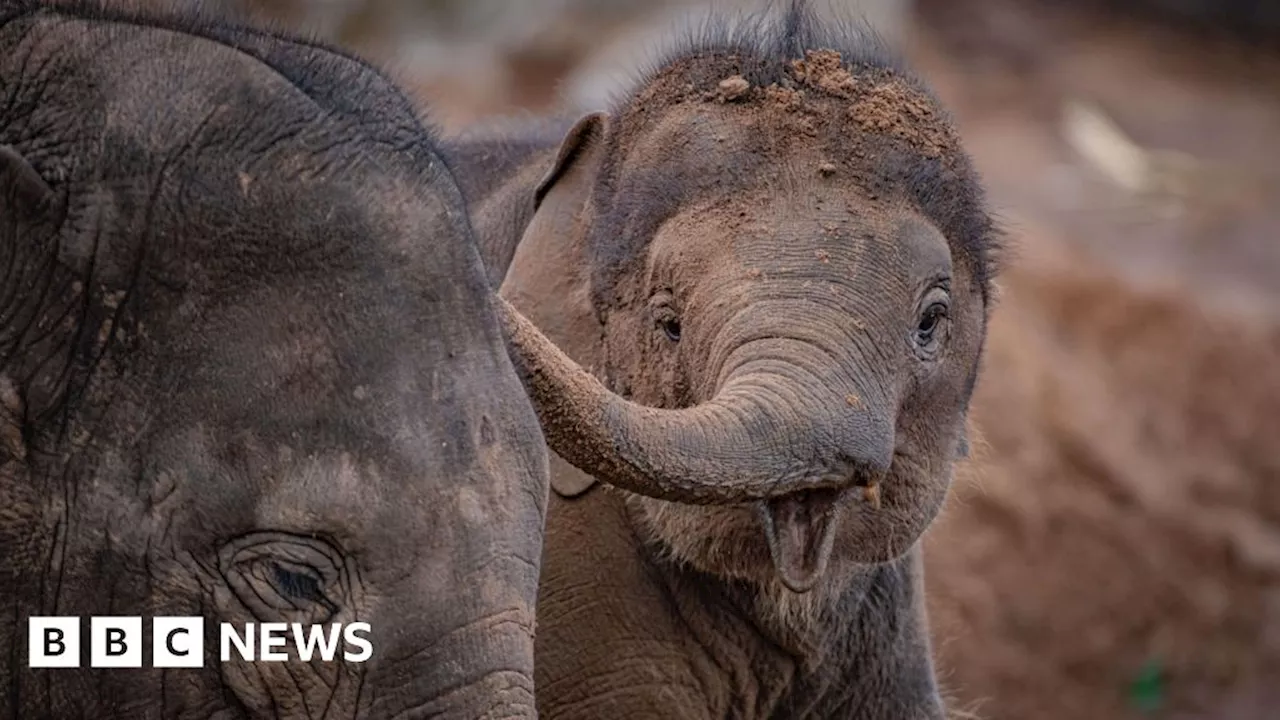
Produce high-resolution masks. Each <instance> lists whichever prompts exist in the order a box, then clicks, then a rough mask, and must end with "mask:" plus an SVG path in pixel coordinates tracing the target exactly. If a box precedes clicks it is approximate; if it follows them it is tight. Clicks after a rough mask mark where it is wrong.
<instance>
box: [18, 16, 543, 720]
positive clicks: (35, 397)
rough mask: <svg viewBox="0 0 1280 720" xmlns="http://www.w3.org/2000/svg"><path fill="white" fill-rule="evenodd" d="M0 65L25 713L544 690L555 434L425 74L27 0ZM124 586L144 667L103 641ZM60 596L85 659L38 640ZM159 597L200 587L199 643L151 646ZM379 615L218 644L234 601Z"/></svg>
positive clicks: (471, 710)
mask: <svg viewBox="0 0 1280 720" xmlns="http://www.w3.org/2000/svg"><path fill="white" fill-rule="evenodd" d="M0 99H2V100H3V102H2V103H0V608H3V616H4V619H3V620H0V648H3V649H4V651H3V652H0V687H2V688H3V691H0V716H3V717H22V718H57V719H59V720H66V719H68V718H95V719H99V718H144V717H145V718H161V717H163V718H202V719H203V718H219V719H220V720H230V719H231V718H240V717H261V718H354V717H360V718H393V717H394V718H401V717H410V716H412V717H428V716H429V717H449V718H451V717H458V718H476V717H533V716H534V715H535V710H534V701H533V683H532V681H533V624H534V617H533V608H534V600H535V597H536V588H537V580H538V559H539V556H540V554H541V544H542V533H541V531H542V520H543V513H544V511H545V504H546V493H547V490H546V482H547V480H546V477H547V466H546V463H547V451H546V449H545V445H544V443H543V440H542V436H541V433H540V431H539V428H538V419H537V417H536V415H535V414H534V409H533V408H532V406H531V405H530V403H529V401H528V398H527V396H526V394H525V392H524V389H523V388H522V387H521V385H520V381H519V379H518V378H517V376H516V373H515V371H514V369H513V367H512V364H511V362H510V360H509V359H508V357H507V354H506V351H505V349H504V345H503V339H502V335H501V331H500V328H499V325H498V320H497V316H496V314H495V312H494V307H493V300H492V294H491V292H490V290H489V288H488V285H487V283H486V281H485V277H484V268H483V265H482V262H481V258H480V255H479V252H478V251H477V248H476V246H475V244H474V243H473V241H472V238H471V235H470V230H469V227H470V226H469V225H468V223H467V221H466V219H465V207H464V203H463V199H462V195H461V193H460V192H459V190H458V188H457V186H456V185H455V184H454V181H453V179H452V178H451V176H450V174H449V173H448V171H447V170H446V168H445V166H444V164H443V163H442V162H441V161H440V158H439V156H438V154H437V152H436V151H435V149H434V148H433V143H432V141H431V139H430V137H429V136H428V134H427V133H426V131H425V130H424V128H423V127H422V126H421V125H420V124H419V122H418V120H417V119H416V116H415V113H414V110H413V109H412V108H411V106H410V105H409V103H408V102H407V101H406V99H405V97H404V96H403V95H402V94H401V93H400V92H399V91H398V90H397V89H396V88H395V87H393V86H392V85H391V84H390V83H389V82H388V81H387V80H386V79H385V78H384V77H383V76H382V75H381V74H379V73H378V72H376V71H374V70H373V69H371V68H370V67H368V66H366V65H365V64H363V63H361V62H358V61H356V60H353V59H350V58H348V57H345V56H342V55H340V54H337V53H335V52H332V51H329V50H326V49H324V48H320V47H316V46H313V45H310V44H307V43H303V42H298V41H294V40H290V39H288V38H281V37H275V36H272V35H269V34H265V33H260V32H254V31H250V30H244V29H235V28H229V27H220V26H217V25H209V24H200V23H194V22H188V21H185V20H182V19H176V18H146V17H139V16H133V15H126V14H120V13H115V12H109V11H105V10H93V9H90V8H89V7H88V6H87V5H85V4H84V3H75V4H72V3H45V2H36V1H30V0H0ZM104 615H107V616H111V615H116V616H141V618H142V628H143V632H144V635H146V639H145V640H144V641H143V642H142V643H141V645H142V647H143V649H144V650H143V654H142V655H141V657H140V658H139V664H140V665H141V667H137V668H122V669H110V668H101V667H93V666H92V664H91V661H90V647H89V646H90V644H91V641H90V639H89V633H90V632H91V628H90V622H89V620H88V616H104ZM40 616H67V617H79V618H81V626H80V627H81V637H80V644H81V650H82V655H83V657H82V658H80V660H81V663H80V667H78V668H47V669H46V668H30V667H28V662H29V660H31V658H30V657H29V656H28V654H27V648H28V644H27V632H28V623H29V618H32V617H40ZM158 616H159V617H166V616H201V617H203V618H204V638H203V646H204V657H203V658H197V660H202V662H203V667H197V668H163V667H155V666H154V662H153V661H154V659H155V658H153V655H152V650H151V648H152V638H151V637H150V635H149V634H150V633H151V632H152V628H153V620H154V618H156V617H158ZM357 622H362V623H367V625H368V631H367V634H366V635H365V636H364V639H365V640H366V641H367V642H368V644H369V647H368V651H369V653H368V654H367V655H366V656H365V660H366V661H365V662H363V663H358V662H347V661H345V660H344V654H345V653H340V654H339V655H338V656H337V657H336V659H332V660H330V661H325V660H324V658H323V656H321V655H320V654H319V653H317V655H316V657H313V658H312V659H311V661H310V662H306V661H304V660H303V659H301V658H300V657H299V653H298V652H297V651H296V650H295V649H293V648H292V647H291V646H292V645H293V640H291V639H290V638H292V637H294V636H292V635H289V634H288V633H285V634H282V635H277V636H276V638H275V639H276V640H277V641H286V643H285V646H284V647H277V648H275V649H274V651H273V652H277V653H278V652H287V654H288V655H289V657H290V658H292V659H290V660H288V661H286V662H273V661H269V660H267V661H263V660H261V659H260V660H259V661H258V662H252V663H251V662H248V661H246V660H244V659H243V653H242V652H234V653H233V654H231V655H230V658H229V659H228V658H224V657H221V654H222V653H221V652H220V645H221V643H222V639H221V637H220V627H219V626H220V624H221V623H230V624H231V626H232V628H233V629H234V630H235V631H236V632H237V635H238V636H242V635H244V634H246V633H245V630H246V628H247V627H248V624H249V623H254V624H255V625H260V624H263V623H302V624H305V625H311V624H313V623H318V624H321V625H323V626H324V627H325V628H332V627H333V624H334V623H340V624H342V625H343V626H347V627H350V626H351V624H352V623H357ZM262 627H263V631H264V632H265V631H266V626H262ZM330 637H332V635H330ZM135 641H136V639H135ZM175 647H177V646H176V645H175ZM187 647H190V645H187ZM347 649H352V650H354V651H355V652H354V654H355V656H356V657H360V656H361V654H362V652H361V651H360V649H359V648H358V647H354V648H347ZM267 651H268V648H266V647H261V646H259V647H258V649H257V650H254V651H251V652H252V654H254V655H257V656H258V657H259V658H262V657H264V656H266V655H267ZM331 657H332V656H331Z"/></svg>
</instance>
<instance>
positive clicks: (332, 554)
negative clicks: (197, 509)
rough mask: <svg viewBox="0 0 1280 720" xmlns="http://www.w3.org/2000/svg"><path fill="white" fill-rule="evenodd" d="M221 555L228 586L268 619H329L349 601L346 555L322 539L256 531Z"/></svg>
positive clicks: (321, 620) (251, 610)
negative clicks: (343, 569)
mask: <svg viewBox="0 0 1280 720" xmlns="http://www.w3.org/2000/svg"><path fill="white" fill-rule="evenodd" d="M219 555H220V557H219V565H220V569H221V571H222V576H223V577H224V578H225V580H226V582H227V585H228V586H229V587H230V589H231V591H232V592H233V593H234V594H235V596H236V597H237V598H238V599H239V600H240V602H241V603H243V604H244V606H245V607H247V608H248V609H249V611H250V612H251V613H253V615H255V616H256V617H257V618H258V619H259V620H262V621H263V622H273V621H291V622H310V623H316V622H328V620H329V619H330V618H332V617H334V616H335V615H337V614H338V613H339V612H341V611H342V609H343V607H344V606H346V605H347V604H348V603H347V602H345V600H346V595H347V587H346V584H345V582H344V580H343V577H344V574H343V573H342V571H341V566H342V565H343V558H342V555H341V554H340V553H339V552H337V550H336V549H335V548H334V547H333V546H331V545H330V544H328V543H326V542H324V541H322V540H320V539H318V538H311V537H305V536H297V535H291V534H287V533H278V532H271V531H267V532H258V533H252V534H250V535H247V536H241V537H238V538H236V539H234V540H232V541H231V542H228V543H227V544H226V545H224V546H223V547H222V549H221V551H220V553H219Z"/></svg>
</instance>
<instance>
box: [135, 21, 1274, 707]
mask: <svg viewBox="0 0 1280 720" xmlns="http://www.w3.org/2000/svg"><path fill="white" fill-rule="evenodd" d="M156 1H157V2H163V1H164V0H156ZM177 1H180V0H177ZM221 2H222V9H223V10H224V11H225V12H227V13H229V14H232V15H242V16H243V15H248V16H253V17H256V18H259V19H263V20H266V21H268V22H271V23H275V24H277V25H279V26H283V27H288V28H293V29H299V30H304V31H307V32H310V33H313V34H315V35H318V36H320V37H322V38H324V39H327V40H329V41H332V42H335V43H338V44H340V45H342V46H345V47H348V48H351V49H354V50H356V51H357V52H359V53H361V54H363V55H365V56H367V57H369V58H371V59H374V60H375V61H377V62H379V63H381V64H383V65H384V66H386V67H388V68H390V69H392V70H393V72H394V73H395V74H396V75H397V76H398V78H399V79H400V80H401V81H402V82H403V83H404V85H405V87H406V88H407V89H409V91H410V92H411V93H413V94H414V95H415V96H416V97H417V98H419V99H421V100H422V101H423V102H424V104H426V105H427V106H428V107H429V112H430V115H431V116H432V117H433V118H434V120H435V121H436V122H437V124H439V125H441V126H443V127H444V128H446V129H454V130H456V129H460V128H464V127H466V126H467V125H468V124H470V123H474V122H476V121H478V120H480V119H483V118H485V117H490V116H494V115H511V114H516V113H546V112H566V111H567V112H578V111H582V110H586V109H592V108H596V107H599V106H601V105H602V104H603V103H604V102H605V101H606V99H607V98H608V97H609V96H610V92H611V91H613V90H614V89H615V88H617V87H618V85H619V83H625V81H626V79H627V77H628V74H627V69H628V68H632V67H635V66H636V65H637V63H639V62H642V61H643V59H644V58H646V57H649V56H650V54H651V53H652V52H653V51H654V50H655V49H660V48H661V46H662V39H663V38H664V37H667V36H669V34H670V31H671V30H672V28H673V27H675V26H677V25H679V24H681V23H685V22H689V21H691V20H696V18H697V17H698V16H699V15H700V14H703V13H705V12H707V9H708V5H707V3H705V2H701V1H700V0H221ZM749 4H751V3H750V2H747V0H738V1H735V0H721V2H719V3H718V5H717V7H719V8H725V7H731V8H737V7H741V6H745V5H749ZM816 4H817V5H818V6H820V7H823V6H824V3H823V2H822V1H821V0H820V1H819V2H818V3H816ZM827 6H829V10H830V11H831V12H835V13H842V14H844V15H846V16H847V15H849V14H850V13H860V14H863V15H865V16H866V18H867V19H868V21H869V22H870V23H871V24H872V25H873V26H874V27H876V28H877V29H878V30H879V31H880V33H881V34H882V35H883V36H884V37H885V38H886V39H888V40H890V41H891V42H893V43H896V44H898V45H899V46H900V47H901V48H902V51H903V52H904V53H905V54H906V55H907V57H908V58H909V59H910V60H912V61H913V62H914V64H915V66H916V67H917V68H918V70H919V72H920V74H922V75H923V76H924V77H925V78H926V79H927V80H928V81H930V82H931V83H932V84H933V85H934V87H935V88H936V90H937V91H938V93H939V94H940V95H941V97H942V98H943V100H944V101H945V102H947V103H948V104H949V105H950V107H951V109H952V110H953V112H954V114H955V116H956V120H957V122H958V124H959V126H960V130H961V132H962V135H963V136H964V137H965V138H966V140H967V144H968V148H969V150H970V152H971V154H972V155H973V156H974V159H975V161H976V163H977V165H978V167H979V169H980V170H981V171H982V173H983V175H984V177H985V179H986V181H987V184H988V187H989V190H990V197H991V201H992V204H993V205H994V207H995V208H996V210H997V212H998V214H999V216H1000V218H1001V220H1002V222H1003V224H1004V226H1005V227H1006V229H1007V230H1008V232H1009V233H1010V235H1011V236H1012V239H1013V241H1014V243H1015V246H1016V252H1015V254H1014V255H1013V256H1012V257H1010V258H1009V270H1008V272H1007V273H1006V274H1005V276H1004V278H1003V280H1002V282H1001V286H1002V292H1001V297H1000V304H999V307H998V309H997V311H996V313H995V316H994V320H993V325H992V329H991V336H990V340H989V345H988V347H989V350H988V360H987V366H986V372H985V376H984V378H983V380H982V382H981V385H980V387H979V390H978V393H977V397H976V398H975V401H974V402H975V404H974V409H973V421H974V426H975V430H974V437H975V443H974V445H975V452H974V457H973V458H972V459H971V461H970V462H968V463H967V464H966V465H965V466H964V467H963V469H962V471H961V472H960V473H959V477H958V478H957V486H956V491H955V493H954V494H953V497H952V499H951V502H950V505H949V506H948V508H947V509H946V511H945V513H944V515H943V517H942V518H941V520H940V521H939V522H938V524H937V525H935V527H934V529H933V530H932V531H931V532H930V534H929V535H928V536H927V538H926V548H927V557H928V578H927V583H928V592H929V595H930V610H931V621H932V624H933V626H934V635H935V643H936V646H935V647H936V650H937V654H938V658H939V660H938V662H939V671H940V675H941V679H942V682H943V684H944V686H945V689H946V691H947V693H948V695H949V696H950V698H951V701H952V704H953V705H954V707H955V708H956V710H957V715H958V716H960V717H980V718H991V719H993V720H994V719H998V718H1018V719H1024V718H1036V719H1040V720H1067V719H1072V720H1082V719H1093V718H1169V719H1174V718H1177V719H1180V720H1181V719H1190V718H1206V719H1208V718H1213V719H1219V718H1220V719H1228V718H1230V719H1231V720H1244V719H1253V718H1257V719H1259V720H1262V719H1264V718H1266V719H1275V718H1280V321H1278V320H1277V313H1280V302H1277V297H1278V296H1280V236H1278V233H1280V2H1266V1H1264V0H1077V1H1075V2H1070V3H1066V2H1051V1H1050V0H914V1H913V2H911V1H908V0H828V2H827ZM824 12H825V10H824Z"/></svg>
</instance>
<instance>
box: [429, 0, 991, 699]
mask: <svg viewBox="0 0 1280 720" xmlns="http://www.w3.org/2000/svg"><path fill="white" fill-rule="evenodd" d="M547 130H548V128H547V127H546V126H539V127H535V128H531V129H530V130H529V132H528V133H527V134H525V135H524V136H515V137H513V136H510V135H506V136H489V137H486V136H484V135H482V134H480V135H473V136H470V137H462V138H456V139H454V140H452V141H450V142H449V143H448V144H447V145H446V156H447V157H449V158H451V162H452V163H454V165H455V166H456V168H457V171H458V172H460V173H463V174H464V175H467V174H469V175H470V177H468V178H464V179H463V180H462V181H461V183H460V184H461V185H462V186H463V187H464V189H465V190H466V193H467V196H468V200H469V202H470V203H471V205H472V207H473V208H474V209H475V226H476V227H477V228H479V230H480V232H482V233H484V234H486V235H487V237H485V238H484V239H483V240H482V241H481V242H482V245H484V246H485V248H486V253H487V254H488V256H489V257H488V260H489V261H490V264H491V267H490V276H491V277H493V278H499V277H504V276H505V283H504V284H503V285H502V294H503V295H504V296H505V298H506V299H507V300H508V301H509V302H510V305H508V306H506V307H505V308H504V321H505V322H506V324H507V330H508V333H509V335H510V338H511V352H512V355H513V357H514V358H515V359H516V361H517V367H518V369H519V370H520V371H521V373H522V376H523V378H524V380H525V383H526V385H527V387H528V388H529V391H530V394H531V396H532V397H533V399H534V405H535V407H536V408H537V410H538V412H539V415H540V418H541V421H542V425H543V429H544V431H545V433H546V435H547V437H548V440H549V443H550V445H551V447H552V449H553V450H554V451H555V452H556V453H557V455H558V458H553V460H552V487H553V488H554V489H555V491H556V493H555V495H554V496H553V498H552V503H551V506H550V509H549V511H548V521H547V537H546V542H545V550H544V555H543V575H542V579H541V584H540V591H539V600H538V602H539V605H538V634H537V639H536V644H535V657H536V663H535V667H536V680H537V687H538V706H539V710H540V712H541V713H542V715H543V716H544V717H547V718H583V719H584V720H585V719H587V718H616V719H621V718H657V717H673V718H674V717H679V718H730V717H731V718H800V717H813V718H865V719H867V720H872V719H875V720H880V719H887V718H940V717H943V715H944V708H943V703H942V702H941V700H940V698H939V693H938V690H937V686H936V683H935V679H934V672H933V668H932V663H931V659H930V648H929V641H928V635H927V628H926V622H925V617H924V612H923V608H922V586H921V569H920V567H921V566H920V557H919V549H918V545H917V541H918V540H919V538H920V536H921V534H922V533H923V532H924V530H925V529H926V528H927V527H928V526H929V524H930V522H931V521H932V520H933V518H934V517H935V515H936V514H937V512H938V511H939V508H940V507H941V506H942V504H943V501H944V498H945V497H946V494H947V491H948V487H949V485H950V481H951V474H952V465H953V462H954V460H955V458H956V457H957V456H958V455H960V454H961V453H963V449H964V426H965V416H966V412H967V409H968V403H969V398H970V395H971V393H972V391H973V388H974V383H975V381H976V378H977V376H978V367H979V358H980V355H981V351H982V346H983V339H984V335H985V328H986V323H987V315H988V308H989V305H990V302H991V296H992V291H991V286H992V280H993V276H994V274H995V257H996V255H997V251H998V245H999V242H1000V237H999V234H998V233H997V232H996V230H995V229H994V226H993V222H992V220H991V218H990V217H989V215H988V212H987V210H986V208H985V201H984V199H983V192H982V188H981V186H980V183H979V179H978V177H977V176H976V174H975V172H974V170H973V168H972V167H971V164H970V162H969V160H968V159H967V157H966V155H965V153H964V151H963V150H962V148H961V145H960V143H959V141H958V139H957V136H956V132H955V130H954V129H953V127H952V126H951V124H950V123H949V121H948V119H947V117H946V115H945V114H944V111H943V110H942V109H941V108H940V107H939V106H938V104H937V102H936V101H935V100H934V98H933V97H932V96H931V95H930V94H929V92H928V91H927V90H926V89H925V88H923V87H922V85H921V84H920V83H919V82H918V81H917V80H915V79H913V78H912V77H911V76H910V75H909V74H907V73H906V72H905V71H903V70H902V69H901V68H899V67H897V66H895V65H894V64H893V63H891V62H890V61H888V60H887V59H886V58H885V56H884V54H883V53H882V52H881V51H879V50H877V49H876V48H875V46H874V45H872V44H870V43H867V42H864V41H863V40H862V39H860V37H858V36H856V35H850V34H849V33H847V32H845V31H843V30H838V29H836V28H833V27H823V26H821V25H819V24H818V22H817V21H815V20H813V19H812V18H811V16H810V14H809V13H807V12H806V11H805V9H804V8H803V6H802V4H801V3H794V4H792V6H791V7H790V9H789V10H788V12H787V13H786V17H785V18H784V19H783V21H782V22H780V23H778V24H776V25H774V24H771V23H766V22H761V23H757V24H749V25H746V26H738V27H736V28H735V29H733V30H728V29H726V30H725V31H723V32H720V33H716V32H711V33H708V34H706V35H703V36H702V37H701V39H700V40H698V41H697V42H693V43H689V44H686V46H685V47H683V49H681V50H680V51H678V52H675V53H674V54H672V55H671V56H669V57H668V59H667V60H666V61H665V62H663V63H661V64H660V65H659V66H658V67H657V68H656V69H655V70H653V71H652V72H651V73H649V74H648V75H647V76H646V77H644V78H643V80H642V81H641V82H640V83H639V84H638V85H637V86H636V87H635V88H634V89H633V90H632V91H631V93H630V94H629V95H628V96H626V97H625V98H624V99H623V100H622V101H621V102H619V103H618V104H617V105H616V106H615V107H614V108H613V109H612V110H611V111H610V112H608V113H600V114H593V115H589V116H587V117H585V118H583V119H581V120H580V121H578V122H577V123H576V124H574V125H573V126H572V127H571V128H569V129H568V130H567V133H565V134H564V135H562V137H563V140H562V141H553V142H547V141H546V138H547V137H548V135H550V133H549V132H548V131H547ZM507 258H511V261H510V267H509V271H508V268H506V267H505V266H504V263H505V261H506V259H507ZM541 333H545V336H544V335H542V334H541ZM566 461H567V462H566ZM596 480H599V481H603V482H604V483H607V484H608V485H605V486H602V485H596V484H595V481H596Z"/></svg>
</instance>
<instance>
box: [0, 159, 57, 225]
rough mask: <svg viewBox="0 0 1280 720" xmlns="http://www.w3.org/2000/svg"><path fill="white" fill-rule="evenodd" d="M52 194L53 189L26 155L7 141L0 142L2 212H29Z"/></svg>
mask: <svg viewBox="0 0 1280 720" xmlns="http://www.w3.org/2000/svg"><path fill="white" fill-rule="evenodd" d="M51 198H53V189H52V188H50V187H49V184H48V183H46V182H45V181H44V178H42V177H40V173H37V172H36V170H35V168H33V167H31V164H30V163H28V162H27V160H26V158H24V157H22V156H21V155H19V154H18V152H17V151H16V150H14V149H13V148H12V147H10V146H8V145H0V207H3V208H4V209H5V214H8V213H9V212H16V213H18V214H20V215H25V216H28V217H30V216H32V215H35V214H38V213H40V212H41V211H43V210H44V208H45V207H46V206H47V204H48V202H49V200H50V199H51Z"/></svg>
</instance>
